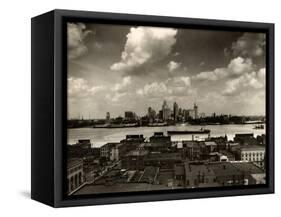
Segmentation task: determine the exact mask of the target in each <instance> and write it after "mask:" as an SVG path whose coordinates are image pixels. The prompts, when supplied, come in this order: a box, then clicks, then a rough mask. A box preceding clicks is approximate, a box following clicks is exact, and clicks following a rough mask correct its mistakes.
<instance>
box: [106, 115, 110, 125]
mask: <svg viewBox="0 0 281 217" xmlns="http://www.w3.org/2000/svg"><path fill="white" fill-rule="evenodd" d="M105 119H106V123H108V124H109V123H110V113H109V112H106V117H105Z"/></svg>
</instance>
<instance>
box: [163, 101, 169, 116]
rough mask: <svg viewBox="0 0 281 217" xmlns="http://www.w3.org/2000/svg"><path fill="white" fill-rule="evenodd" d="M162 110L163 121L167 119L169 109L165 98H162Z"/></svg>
mask: <svg viewBox="0 0 281 217" xmlns="http://www.w3.org/2000/svg"><path fill="white" fill-rule="evenodd" d="M162 111H163V121H167V120H168V119H169V115H170V109H169V107H168V104H167V102H166V100H164V102H163V105H162Z"/></svg>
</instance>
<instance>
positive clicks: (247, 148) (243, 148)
mask: <svg viewBox="0 0 281 217" xmlns="http://www.w3.org/2000/svg"><path fill="white" fill-rule="evenodd" d="M240 149H241V151H256V150H264V151H265V147H264V146H258V145H247V146H241V147H240Z"/></svg>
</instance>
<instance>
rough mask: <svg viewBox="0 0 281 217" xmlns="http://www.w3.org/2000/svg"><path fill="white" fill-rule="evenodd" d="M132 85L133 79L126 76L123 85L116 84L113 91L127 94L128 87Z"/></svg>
mask: <svg viewBox="0 0 281 217" xmlns="http://www.w3.org/2000/svg"><path fill="white" fill-rule="evenodd" d="M131 83H132V78H131V77H130V76H126V77H124V78H123V79H122V81H121V83H116V84H115V85H114V87H113V88H112V90H113V91H117V92H119V93H120V92H125V91H127V88H128V86H129V85H130V84H131Z"/></svg>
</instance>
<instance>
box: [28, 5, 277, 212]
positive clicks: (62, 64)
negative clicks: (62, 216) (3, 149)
mask: <svg viewBox="0 0 281 217" xmlns="http://www.w3.org/2000/svg"><path fill="white" fill-rule="evenodd" d="M273 192H274V24H269V23H255V22H237V21H220V20H204V19H190V18H176V17H160V16H143V15H128V14H113V13H100V12H84V11H67V10H54V11H51V12H48V13H46V14H43V15H40V16H38V17H35V18H33V19H32V192H31V195H32V198H33V199H35V200H38V201H40V202H43V203H45V204H48V205H51V206H54V207H64V206H77V205H95V204H110V203H128V202H145V201H155V200H171V199H188V198H204V197H215V196H236V195H251V194H265V193H273Z"/></svg>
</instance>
